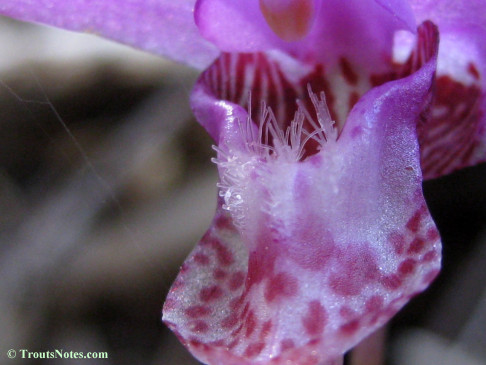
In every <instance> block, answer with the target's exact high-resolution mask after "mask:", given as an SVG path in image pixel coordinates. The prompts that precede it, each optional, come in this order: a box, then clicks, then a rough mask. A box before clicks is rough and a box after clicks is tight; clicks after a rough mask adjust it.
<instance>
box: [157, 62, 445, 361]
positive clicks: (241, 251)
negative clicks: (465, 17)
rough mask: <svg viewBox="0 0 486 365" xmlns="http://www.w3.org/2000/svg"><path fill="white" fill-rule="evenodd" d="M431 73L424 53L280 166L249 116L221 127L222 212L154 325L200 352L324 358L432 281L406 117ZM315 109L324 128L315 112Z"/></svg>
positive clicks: (414, 114) (223, 357)
mask: <svg viewBox="0 0 486 365" xmlns="http://www.w3.org/2000/svg"><path fill="white" fill-rule="evenodd" d="M434 70H435V58H434V57H432V58H431V59H430V61H429V62H427V63H426V64H425V65H424V66H423V67H422V68H421V69H420V70H419V71H417V72H415V73H414V74H412V75H411V76H409V77H407V78H404V79H400V80H397V81H392V82H389V83H386V84H384V85H382V86H380V87H377V88H374V89H372V90H371V91H369V92H368V93H366V94H365V95H364V96H363V97H362V98H361V99H360V101H358V103H357V104H356V105H355V106H354V108H353V109H352V111H351V112H350V114H349V116H348V119H347V121H346V123H345V125H344V127H343V129H342V132H341V134H340V136H339V137H338V138H337V139H336V137H337V135H336V134H334V135H333V134H332V133H331V132H332V131H331V130H329V129H327V130H326V132H325V137H326V141H325V142H323V143H322V145H321V150H320V151H318V152H316V153H315V154H314V155H312V156H309V157H307V158H306V159H304V160H298V159H292V158H287V157H288V156H292V154H290V155H287V154H286V151H287V152H288V151H289V150H288V149H287V150H286V149H285V148H284V147H285V146H282V145H279V143H280V142H281V141H280V140H278V138H280V137H278V135H279V134H278V131H276V132H275V134H274V140H273V145H272V146H270V145H269V146H268V147H269V148H270V147H271V148H273V152H272V153H268V150H267V149H266V148H265V143H264V140H265V138H264V137H263V136H262V135H260V134H259V133H256V134H255V132H258V127H257V126H256V125H255V124H254V123H253V122H252V120H251V119H250V118H248V119H246V121H245V120H243V121H241V120H240V121H239V122H238V121H236V120H235V118H228V119H227V120H225V121H220V122H219V124H220V125H228V126H229V128H221V129H219V147H218V159H217V163H218V167H219V169H220V176H221V184H220V200H219V208H218V211H217V213H216V216H215V219H214V221H213V225H212V226H211V228H210V229H209V230H208V232H207V233H206V235H205V236H204V237H203V238H202V240H201V241H200V242H199V244H198V246H197V247H196V248H195V250H194V251H193V252H192V253H191V255H190V256H189V258H188V259H187V261H186V262H185V264H184V265H183V268H182V270H181V273H180V274H179V276H178V278H177V280H176V282H175V284H174V286H173V288H172V289H171V292H170V293H169V296H168V299H167V302H166V305H165V307H164V317H163V318H164V321H165V322H166V323H167V324H168V325H169V326H170V327H171V328H172V329H173V330H174V331H175V332H176V333H177V335H178V336H179V338H180V339H181V340H182V342H183V343H184V344H185V345H186V346H187V347H188V348H189V349H190V350H191V351H192V352H193V354H194V355H195V356H196V357H198V358H199V359H200V360H201V361H203V362H205V363H209V364H225V365H228V364H230V365H231V364H235V365H236V364H261V365H263V364H276V365H278V364H286V363H288V362H291V363H294V364H306V365H311V364H314V365H317V364H321V363H323V362H326V361H332V360H333V359H335V358H336V357H338V356H340V355H342V354H343V353H344V352H345V351H347V350H348V349H349V348H351V347H352V346H354V345H355V344H356V343H357V342H359V341H360V340H362V339H363V338H364V337H365V336H367V335H368V334H370V333H371V332H372V331H374V330H376V329H377V328H378V327H380V326H382V325H383V324H384V323H385V322H386V321H387V320H388V319H389V318H390V317H391V316H393V314H394V313H396V312H397V311H398V310H399V309H400V308H401V307H402V306H403V305H404V304H405V303H406V302H407V301H408V300H409V299H410V298H411V297H412V296H414V295H415V294H417V293H418V292H420V291H422V290H424V289H425V288H426V287H427V286H428V284H429V283H430V282H431V281H432V280H433V278H434V277H435V276H436V275H437V273H438V271H439V267H440V239H439V234H438V232H437V229H436V227H435V225H434V223H433V221H432V218H431V217H430V214H429V212H428V210H427V207H426V205H425V201H424V198H423V195H422V190H421V182H422V176H421V169H420V157H419V146H418V141H417V135H416V122H417V119H418V118H419V116H420V114H421V112H422V111H423V109H424V108H425V107H426V104H427V103H428V101H429V99H430V98H429V93H430V89H431V83H432V80H433V75H434ZM226 105H227V107H228V108H231V107H232V105H235V104H232V103H230V102H228V104H226ZM314 106H315V108H316V115H317V116H318V118H319V120H320V121H321V119H322V118H323V116H324V118H325V113H324V114H323V113H322V112H323V110H321V108H322V107H323V104H322V103H319V100H318V99H315V98H314ZM240 108H241V107H240ZM238 113H242V112H241V110H240V111H238ZM227 115H232V114H231V113H227ZM324 124H325V122H322V123H321V124H320V125H321V126H323V127H325V125H324ZM235 125H238V126H240V128H239V129H238V131H239V132H235V130H236V128H234V126H235ZM291 126H292V124H291ZM271 128H274V126H272V127H271ZM275 128H276V127H275ZM324 129H325V128H324ZM274 130H276V129H274ZM228 131H229V133H228ZM238 133H239V138H238V137H237V138H235V135H237V136H238ZM292 133H293V132H291V133H290V134H291V135H292ZM235 140H236V141H237V142H238V143H233V141H235ZM279 147H281V148H279ZM291 149H292V148H290V150H291ZM281 152H282V153H281Z"/></svg>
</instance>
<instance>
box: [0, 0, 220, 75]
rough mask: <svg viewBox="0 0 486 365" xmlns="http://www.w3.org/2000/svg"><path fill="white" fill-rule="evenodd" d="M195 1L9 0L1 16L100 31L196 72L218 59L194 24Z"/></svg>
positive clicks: (67, 27)
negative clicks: (181, 63) (186, 65)
mask: <svg viewBox="0 0 486 365" xmlns="http://www.w3.org/2000/svg"><path fill="white" fill-rule="evenodd" d="M194 3H195V0H178V1H168V0H144V1H129V0H105V1H90V0H69V1H65V0H4V1H2V2H1V4H0V13H1V14H4V15H7V16H10V17H13V18H17V19H20V20H24V21H31V22H39V23H44V24H48V25H53V26H56V27H60V28H65V29H69V30H75V31H81V32H87V33H95V34H99V35H101V36H103V37H106V38H110V39H113V40H116V41H119V42H122V43H125V44H128V45H131V46H134V47H137V48H141V49H143V50H146V51H150V52H154V53H158V54H160V55H163V56H167V57H169V58H171V59H173V60H175V61H180V62H183V63H186V64H188V65H190V66H194V67H197V68H204V67H206V66H207V65H208V64H209V63H210V62H211V61H212V60H213V59H215V58H216V57H217V55H218V51H217V49H216V48H215V47H214V46H213V45H211V44H210V43H209V42H207V41H206V40H204V39H203V38H202V37H201V36H200V35H199V31H198V29H197V27H196V26H195V24H194V17H193V9H194Z"/></svg>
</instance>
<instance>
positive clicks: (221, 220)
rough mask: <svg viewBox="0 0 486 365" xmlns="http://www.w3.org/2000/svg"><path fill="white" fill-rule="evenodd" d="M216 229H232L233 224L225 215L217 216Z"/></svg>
mask: <svg viewBox="0 0 486 365" xmlns="http://www.w3.org/2000/svg"><path fill="white" fill-rule="evenodd" d="M216 228H218V229H233V228H234V227H233V224H232V223H231V219H230V218H229V217H227V216H226V215H223V214H221V215H219V216H218V218H217V219H216Z"/></svg>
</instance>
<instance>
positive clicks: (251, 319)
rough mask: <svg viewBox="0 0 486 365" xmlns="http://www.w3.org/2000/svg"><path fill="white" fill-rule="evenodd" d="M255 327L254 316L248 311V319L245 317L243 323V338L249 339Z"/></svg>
mask: <svg viewBox="0 0 486 365" xmlns="http://www.w3.org/2000/svg"><path fill="white" fill-rule="evenodd" d="M256 325H257V320H256V316H255V314H254V313H253V311H249V312H248V317H247V319H246V322H245V327H246V333H245V336H246V337H250V336H251V334H252V333H253V331H255V327H256Z"/></svg>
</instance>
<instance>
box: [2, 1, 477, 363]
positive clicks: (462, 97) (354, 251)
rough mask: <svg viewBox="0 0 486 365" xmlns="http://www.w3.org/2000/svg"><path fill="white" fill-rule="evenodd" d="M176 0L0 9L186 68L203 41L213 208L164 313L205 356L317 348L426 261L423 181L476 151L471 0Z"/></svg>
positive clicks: (199, 109)
mask: <svg viewBox="0 0 486 365" xmlns="http://www.w3.org/2000/svg"><path fill="white" fill-rule="evenodd" d="M174 3H175V5H174ZM174 3H173V2H170V1H167V0H158V1H157V0H145V1H128V0H124V1H121V0H119V1H104V2H93V1H88V0H75V1H69V2H68V1H60V0H35V1H34V0H2V1H0V12H2V13H4V14H7V15H9V16H13V17H16V18H20V19H23V20H29V21H38V22H44V23H48V24H51V25H56V26H60V27H64V28H67V29H73V30H78V31H89V32H94V33H99V34H101V35H103V36H105V37H109V38H113V39H115V40H119V41H122V42H125V43H128V44H131V45H134V46H137V47H140V48H143V49H146V50H149V51H154V52H158V53H160V54H162V55H165V56H168V57H170V58H172V59H175V60H178V61H183V62H186V63H188V64H190V65H192V66H195V67H199V68H204V67H206V66H208V65H209V63H210V62H211V61H213V60H214V59H216V57H217V59H216V61H215V62H214V63H212V64H211V66H210V67H209V68H207V69H206V71H204V73H203V74H202V75H201V77H200V79H199V81H198V83H197V84H196V87H195V89H194V91H193V94H192V105H193V109H194V113H195V115H196V117H197V119H198V121H199V122H200V123H201V124H202V125H203V126H204V127H205V128H206V129H207V130H208V132H209V133H210V134H211V136H212V137H213V138H214V140H215V141H216V144H217V146H218V147H217V148H216V150H217V153H218V156H217V159H216V160H215V162H216V163H217V165H218V168H219V172H220V183H219V195H220V196H219V200H218V202H219V205H218V210H217V212H216V216H215V218H214V221H213V224H212V226H211V227H210V229H209V230H208V232H207V233H206V234H205V236H204V237H203V238H202V239H201V241H200V242H199V244H198V246H197V247H196V248H195V250H194V251H193V252H192V253H191V255H190V256H189V258H188V259H187V260H186V262H185V264H184V265H183V267H182V269H181V273H180V275H179V277H178V278H177V280H176V282H175V283H174V286H173V287H172V289H171V292H170V293H169V296H168V298H167V301H166V304H165V306H164V321H165V322H166V323H167V324H168V325H169V327H171V328H172V329H173V330H174V331H175V332H176V333H177V334H178V336H179V338H180V339H181V341H182V342H183V343H184V344H185V345H186V346H187V347H188V348H189V349H190V350H191V351H192V353H193V354H194V355H195V356H196V357H198V358H199V359H200V360H201V361H203V362H205V363H210V364H287V363H292V364H303V365H307V364H309V365H310V364H327V363H332V362H333V361H335V360H336V359H339V358H340V357H341V356H342V354H343V353H345V352H346V351H347V350H349V349H350V348H352V347H353V346H354V345H355V344H357V343H358V342H359V341H361V340H362V339H363V338H365V337H366V336H367V335H369V334H370V333H372V332H373V331H375V330H376V329H378V328H379V327H380V326H382V325H383V324H384V323H386V322H387V321H388V319H389V318H391V317H392V316H393V315H394V313H396V312H397V311H398V310H399V309H400V308H401V307H402V306H403V305H405V304H406V302H407V301H408V300H409V299H410V298H411V297H412V296H414V295H416V294H417V293H419V292H420V291H422V290H424V289H425V288H426V287H427V286H428V285H429V283H430V282H431V281H432V280H433V279H434V277H435V276H436V275H437V273H438V271H439V268H440V237H439V233H438V231H437V229H436V227H435V225H434V223H433V221H432V218H431V216H430V214H429V212H428V209H427V207H426V204H425V201H424V198H423V195H422V190H421V182H422V179H423V177H425V178H432V177H437V176H440V175H442V174H445V173H449V172H451V171H453V170H455V169H458V168H461V167H464V166H469V165H472V164H475V163H477V162H480V161H484V160H486V148H485V143H486V136H485V133H486V128H485V123H486V117H485V114H484V108H485V106H486V104H485V103H486V102H485V92H484V89H485V87H484V86H485V84H484V79H483V78H482V77H481V76H482V75H484V74H485V71H486V70H485V68H486V62H484V60H485V59H486V45H485V44H486V43H485V42H484V39H486V38H485V36H486V19H485V15H484V14H486V12H485V11H484V10H486V9H485V7H486V4H483V2H481V1H479V0H475V1H469V2H467V3H466V2H464V3H462V2H458V1H452V0H449V1H447V0H442V1H435V2H434V1H418V0H417V1H404V0H352V1H347V2H343V1H339V0H326V1H324V0H322V1H317V0H285V1H283V0H282V1H276V0H260V1H257V0H248V1H246V2H244V4H243V2H242V1H237V0H199V1H197V2H195V1H194V0H192V1H191V0H183V1H182V0H180V1H177V2H174ZM194 8H195V12H194V15H195V19H196V22H195V23H194V21H193V9H194ZM426 20H432V21H433V22H434V23H435V24H437V25H438V26H439V30H440V33H441V42H442V43H441V48H440V50H439V54H438V60H437V41H438V39H437V30H436V28H435V26H434V25H433V24H432V23H430V22H428V21H426ZM422 21H426V22H425V23H422V24H421V25H420V26H419V27H418V31H417V23H420V22H422ZM399 30H401V31H402V33H401V35H402V36H401V37H396V39H394V36H395V35H396V34H397V31H399ZM404 31H405V32H408V35H407V33H404ZM412 33H416V36H415V44H416V45H415V47H414V48H413V50H411V49H410V47H409V42H407V38H409V36H410V34H412ZM203 37H204V38H203ZM206 39H207V40H209V41H210V42H208V41H207V40H206ZM220 51H222V52H223V53H220ZM407 52H408V53H407ZM393 53H395V54H406V56H405V57H402V60H401V61H400V62H398V61H396V60H395V61H394V60H393ZM218 54H219V56H218ZM436 61H438V73H437V78H435V79H434V74H435V69H436ZM434 85H435V87H432V86H434ZM433 97H434V99H433V100H432V98H433ZM325 98H326V99H325ZM296 100H297V102H296ZM431 100H432V104H431Z"/></svg>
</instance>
